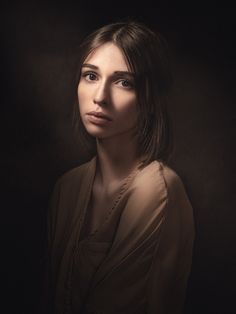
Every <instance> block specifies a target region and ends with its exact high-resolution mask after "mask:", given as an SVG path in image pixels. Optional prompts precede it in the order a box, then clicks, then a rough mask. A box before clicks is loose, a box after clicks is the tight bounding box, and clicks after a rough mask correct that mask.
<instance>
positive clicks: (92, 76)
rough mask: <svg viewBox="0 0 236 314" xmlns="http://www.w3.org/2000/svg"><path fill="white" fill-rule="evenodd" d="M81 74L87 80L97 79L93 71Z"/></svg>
mask: <svg viewBox="0 0 236 314" xmlns="http://www.w3.org/2000/svg"><path fill="white" fill-rule="evenodd" d="M82 76H83V77H84V78H85V79H86V80H87V81H95V80H96V79H97V76H96V74H95V73H84V74H82Z"/></svg>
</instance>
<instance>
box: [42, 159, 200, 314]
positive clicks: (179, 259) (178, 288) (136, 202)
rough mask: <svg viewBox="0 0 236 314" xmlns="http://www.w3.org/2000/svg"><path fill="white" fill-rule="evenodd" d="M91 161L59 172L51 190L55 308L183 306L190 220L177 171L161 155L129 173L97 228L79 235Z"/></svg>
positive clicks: (155, 309) (131, 313)
mask: <svg viewBox="0 0 236 314" xmlns="http://www.w3.org/2000/svg"><path fill="white" fill-rule="evenodd" d="M96 162H97V159H96V157H94V158H92V159H91V160H90V161H89V162H87V163H85V164H83V165H81V166H79V167H77V168H74V169H72V170H70V171H69V172H67V173H66V174H64V175H63V176H62V177H61V178H60V179H59V180H58V181H57V183H56V185H55V187H54V192H53V195H52V198H51V202H50V210H49V219H48V231H49V250H50V257H51V258H50V267H51V274H52V276H51V280H52V290H53V299H54V310H55V313H56V314H62V313H63V314H66V313H68V314H72V313H73V314H75V313H76V314H79V313H81V314H82V313H91V314H92V313H94V314H98V313H100V314H102V313H103V314H111V313H112V314H118V313H120V314H139V313H140V314H141V313H148V314H154V313H155V314H157V313H158V314H175V313H176V314H177V313H182V309H183V305H184V300H185V291H186V286H187V281H188V276H189V273H190V269H191V261H192V248H193V242H194V221H193V212H192V207H191V205H190V203H189V200H188V197H187V195H186V192H185V189H184V186H183V184H182V182H181V180H180V178H179V177H178V175H177V174H176V173H175V172H174V171H173V170H171V169H170V168H169V167H167V166H165V165H164V164H162V163H160V162H158V161H153V162H152V163H150V164H149V165H147V166H146V167H144V168H143V169H141V170H137V171H136V172H134V173H132V175H130V176H129V177H128V179H127V180H126V182H125V184H124V186H123V187H122V189H121V191H120V193H119V194H118V195H117V197H116V199H114V203H113V204H112V206H111V208H108V209H107V216H106V219H105V220H104V222H103V223H102V225H101V226H99V228H98V231H97V232H96V233H95V234H93V235H90V236H84V235H83V230H84V229H83V228H84V227H85V225H86V217H87V215H86V213H87V212H88V210H89V207H90V206H89V204H90V201H91V191H92V186H93V180H94V176H95V171H96Z"/></svg>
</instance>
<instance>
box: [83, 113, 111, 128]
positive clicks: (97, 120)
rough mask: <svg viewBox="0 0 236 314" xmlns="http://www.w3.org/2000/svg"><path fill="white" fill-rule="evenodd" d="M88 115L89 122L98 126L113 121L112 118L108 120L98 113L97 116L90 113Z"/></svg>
mask: <svg viewBox="0 0 236 314" xmlns="http://www.w3.org/2000/svg"><path fill="white" fill-rule="evenodd" d="M87 115H88V120H89V121H90V122H91V123H93V124H97V125H106V124H108V123H110V122H111V121H112V120H111V119H110V118H108V117H107V116H105V115H104V114H100V113H98V112H96V114H94V113H91V112H89V113H87Z"/></svg>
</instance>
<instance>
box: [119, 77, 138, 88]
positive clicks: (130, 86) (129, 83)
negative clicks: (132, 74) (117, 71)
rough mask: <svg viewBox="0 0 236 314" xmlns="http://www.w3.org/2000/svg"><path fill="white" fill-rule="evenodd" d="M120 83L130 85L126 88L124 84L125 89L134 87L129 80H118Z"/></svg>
mask: <svg viewBox="0 0 236 314" xmlns="http://www.w3.org/2000/svg"><path fill="white" fill-rule="evenodd" d="M120 82H125V83H128V85H126V86H124V85H123V84H122V86H123V87H125V88H132V87H133V86H134V84H133V83H132V82H131V81H130V80H128V79H120V80H118V83H120Z"/></svg>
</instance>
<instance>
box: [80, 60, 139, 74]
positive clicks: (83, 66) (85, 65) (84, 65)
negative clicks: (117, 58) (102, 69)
mask: <svg viewBox="0 0 236 314" xmlns="http://www.w3.org/2000/svg"><path fill="white" fill-rule="evenodd" d="M82 68H90V69H93V70H99V67H98V66H96V65H94V64H90V63H83V64H82ZM114 74H115V75H128V76H131V77H134V73H132V72H129V71H115V72H114Z"/></svg>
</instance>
